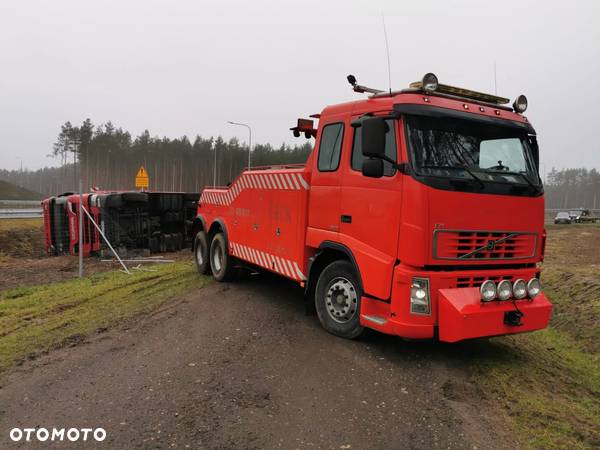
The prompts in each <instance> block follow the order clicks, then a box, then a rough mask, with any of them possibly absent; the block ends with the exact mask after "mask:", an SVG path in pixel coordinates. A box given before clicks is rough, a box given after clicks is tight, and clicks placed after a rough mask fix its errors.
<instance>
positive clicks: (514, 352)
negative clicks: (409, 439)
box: [465, 226, 600, 450]
mask: <svg viewBox="0 0 600 450" xmlns="http://www.w3.org/2000/svg"><path fill="white" fill-rule="evenodd" d="M582 230H583V231H584V233H580V231H582ZM599 240H600V230H599V229H598V228H597V227H595V226H587V227H585V228H582V229H580V230H576V229H575V228H571V229H565V228H562V229H560V230H559V229H556V230H554V229H550V230H549V237H548V247H547V255H548V258H547V260H546V262H545V263H544V269H543V271H542V282H543V285H544V291H545V293H546V295H548V297H549V298H550V300H551V301H552V303H553V305H554V310H553V314H552V320H551V323H550V326H549V327H548V328H547V329H546V330H543V331H538V332H534V333H530V334H523V335H515V336H505V337H499V338H494V339H490V340H489V341H481V342H477V343H474V344H473V345H474V346H473V348H472V350H473V351H472V352H470V354H469V356H466V357H465V362H466V363H467V365H468V366H469V367H470V369H471V371H472V373H473V381H474V382H476V383H478V384H479V385H480V386H481V387H482V388H483V391H484V392H487V393H489V399H490V400H491V401H493V402H497V403H499V404H500V405H502V406H503V408H502V411H503V413H504V414H505V416H506V419H507V422H508V424H509V426H511V427H512V428H513V429H514V431H515V432H516V435H517V437H518V438H519V442H520V446H521V448H524V449H569V450H570V449H593V448H600V254H599V253H598V245H597V243H598V241H599Z"/></svg>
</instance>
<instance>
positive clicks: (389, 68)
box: [381, 12, 392, 94]
mask: <svg viewBox="0 0 600 450" xmlns="http://www.w3.org/2000/svg"><path fill="white" fill-rule="evenodd" d="M381 23H382V24H383V37H384V38H385V50H386V53H387V67H388V86H389V89H390V94H391V93H392V69H391V66H390V45H389V44H388V36H387V29H386V28H385V16H384V15H383V12H382V13H381Z"/></svg>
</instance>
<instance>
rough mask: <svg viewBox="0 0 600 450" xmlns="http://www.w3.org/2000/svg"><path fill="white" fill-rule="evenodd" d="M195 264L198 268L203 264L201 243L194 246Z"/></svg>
mask: <svg viewBox="0 0 600 450" xmlns="http://www.w3.org/2000/svg"><path fill="white" fill-rule="evenodd" d="M196 262H197V263H198V265H199V266H201V265H202V264H204V246H203V245H202V242H201V241H198V243H197V244H196Z"/></svg>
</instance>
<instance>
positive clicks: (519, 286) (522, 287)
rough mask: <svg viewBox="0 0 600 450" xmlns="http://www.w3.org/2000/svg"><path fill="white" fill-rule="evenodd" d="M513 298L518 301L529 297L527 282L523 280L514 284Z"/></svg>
mask: <svg viewBox="0 0 600 450" xmlns="http://www.w3.org/2000/svg"><path fill="white" fill-rule="evenodd" d="M513 296H514V297H515V298H516V299H517V300H521V299H522V298H525V297H527V284H526V283H525V280H522V279H521V278H519V279H518V280H515V282H514V283H513Z"/></svg>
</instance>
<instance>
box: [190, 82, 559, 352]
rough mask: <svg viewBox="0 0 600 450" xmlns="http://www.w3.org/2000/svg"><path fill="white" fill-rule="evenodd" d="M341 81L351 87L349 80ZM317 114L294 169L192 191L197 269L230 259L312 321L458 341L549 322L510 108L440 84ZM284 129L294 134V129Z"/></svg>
mask: <svg viewBox="0 0 600 450" xmlns="http://www.w3.org/2000/svg"><path fill="white" fill-rule="evenodd" d="M349 79H350V78H349ZM411 86H412V87H411V88H410V89H405V90H403V91H399V92H391V93H383V92H378V91H376V90H372V89H368V88H364V87H363V86H357V85H355V91H358V92H365V91H366V92H372V93H374V95H372V96H371V97H369V98H368V99H365V100H359V101H354V102H350V103H344V104H339V105H333V106H328V107H326V108H325V109H324V110H323V111H322V113H321V114H320V115H319V126H318V130H309V129H306V121H303V122H302V126H303V127H305V129H303V130H301V131H304V132H305V134H307V135H316V144H315V148H314V150H313V152H312V153H311V154H310V156H309V158H308V160H307V162H306V164H305V165H303V166H272V167H259V168H252V169H251V170H245V171H244V172H243V173H242V174H241V175H240V176H239V177H238V178H237V179H236V180H235V181H234V182H233V183H231V185H230V186H228V187H219V188H212V189H205V190H204V191H203V192H202V195H201V198H200V202H199V205H198V215H197V217H196V221H195V228H194V230H195V232H196V235H195V240H194V255H195V260H196V263H197V266H198V269H199V271H200V272H201V273H207V272H209V271H212V274H213V276H214V277H215V278H216V279H217V280H219V281H223V280H227V279H228V278H230V277H231V275H232V273H233V268H234V267H235V266H238V265H250V266H256V267H261V268H263V269H266V270H270V271H273V272H277V273H279V274H281V275H282V276H285V277H287V278H290V279H292V280H295V281H296V282H298V283H300V284H301V285H303V286H304V287H305V288H306V293H307V297H308V298H309V299H310V301H314V305H315V308H316V311H317V314H318V316H319V320H320V321H321V323H322V325H323V326H324V327H325V328H326V329H327V330H328V331H330V332H332V333H334V334H336V335H339V336H343V337H348V338H354V337H357V336H359V335H360V334H361V332H362V331H363V329H364V328H373V329H376V330H379V331H381V332H384V333H389V334H395V335H398V336H402V337H406V338H417V339H420V338H434V337H437V338H439V339H440V340H441V341H446V342H455V341H459V340H463V339H469V338H477V337H483V336H494V335H503V334H511V333H517V332H524V331H533V330H537V329H541V328H544V327H546V326H547V323H548V320H549V318H550V313H551V309H552V306H551V304H550V302H549V301H548V299H547V298H546V296H545V295H544V293H543V292H542V291H541V287H540V283H539V278H540V267H539V266H540V264H539V263H541V261H542V260H543V254H544V244H545V230H544V198H543V188H542V184H541V180H540V178H539V176H538V166H539V154H538V147H537V142H536V137H535V131H534V130H533V128H532V127H531V125H530V124H529V122H528V120H527V119H526V117H524V116H523V115H522V112H523V111H524V110H525V108H526V99H525V98H524V97H522V96H521V97H520V98H519V99H518V100H517V102H515V105H514V107H513V108H514V110H513V108H509V107H506V106H503V104H504V103H506V102H507V101H508V100H505V99H502V98H499V97H495V96H491V95H487V94H481V93H477V92H473V91H468V90H464V89H459V88H454V87H450V86H445V85H440V84H438V83H437V79H436V78H435V76H433V75H432V74H428V75H426V77H425V78H424V79H423V81H422V82H420V83H415V84H414V85H411ZM298 128H300V123H299V127H296V128H294V129H293V130H294V132H295V134H296V135H297V134H299V131H298Z"/></svg>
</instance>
